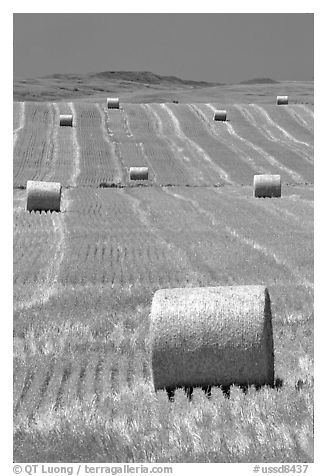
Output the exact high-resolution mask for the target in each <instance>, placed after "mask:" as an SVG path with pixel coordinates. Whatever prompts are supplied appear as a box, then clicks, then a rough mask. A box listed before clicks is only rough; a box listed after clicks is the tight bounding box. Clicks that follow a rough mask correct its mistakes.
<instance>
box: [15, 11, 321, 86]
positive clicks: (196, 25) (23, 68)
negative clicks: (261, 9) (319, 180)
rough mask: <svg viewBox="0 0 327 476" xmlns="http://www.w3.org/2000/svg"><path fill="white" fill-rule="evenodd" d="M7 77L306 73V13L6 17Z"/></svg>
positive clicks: (310, 25)
mask: <svg viewBox="0 0 327 476" xmlns="http://www.w3.org/2000/svg"><path fill="white" fill-rule="evenodd" d="M13 40H14V43H13V72H14V79H18V78H35V77H38V76H45V75H49V74H53V73H88V72H99V71H118V70H124V71H152V72H153V73H157V74H162V75H174V76H178V77H181V78H183V79H190V80H199V81H201V80H203V81H212V82H223V83H228V82H238V81H243V80H247V79H251V78H258V77H269V78H273V79H276V80H289V81H301V80H311V79H313V76H314V71H313V67H314V15H313V14H312V13H232V14H229V13H168V14H166V13H135V14H132V13H14V14H13Z"/></svg>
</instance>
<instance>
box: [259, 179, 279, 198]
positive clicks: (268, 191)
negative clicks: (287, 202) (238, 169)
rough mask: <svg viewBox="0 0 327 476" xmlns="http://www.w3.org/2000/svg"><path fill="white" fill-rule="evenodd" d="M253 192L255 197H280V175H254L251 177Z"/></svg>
mask: <svg viewBox="0 0 327 476" xmlns="http://www.w3.org/2000/svg"><path fill="white" fill-rule="evenodd" d="M253 194H254V196H255V197H258V198H264V197H268V198H271V197H280V196H281V194H282V182H281V178H280V175H266V174H262V175H255V176H254V177H253Z"/></svg>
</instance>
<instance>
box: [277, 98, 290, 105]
mask: <svg viewBox="0 0 327 476" xmlns="http://www.w3.org/2000/svg"><path fill="white" fill-rule="evenodd" d="M287 104H288V96H277V105H278V106H285V105H287Z"/></svg>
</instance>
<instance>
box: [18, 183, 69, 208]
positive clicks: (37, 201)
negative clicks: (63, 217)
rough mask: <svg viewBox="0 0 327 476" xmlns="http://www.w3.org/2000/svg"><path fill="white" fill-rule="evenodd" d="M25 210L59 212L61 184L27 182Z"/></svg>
mask: <svg viewBox="0 0 327 476" xmlns="http://www.w3.org/2000/svg"><path fill="white" fill-rule="evenodd" d="M26 192H27V203H26V210H28V211H29V212H32V211H46V212H47V211H51V212H60V201H61V184H60V183H57V182H37V181H34V180H28V181H27V184H26Z"/></svg>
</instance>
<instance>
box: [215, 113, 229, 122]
mask: <svg viewBox="0 0 327 476" xmlns="http://www.w3.org/2000/svg"><path fill="white" fill-rule="evenodd" d="M213 118H214V120H215V121H226V119H227V111H216V112H215V113H214V116H213Z"/></svg>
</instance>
